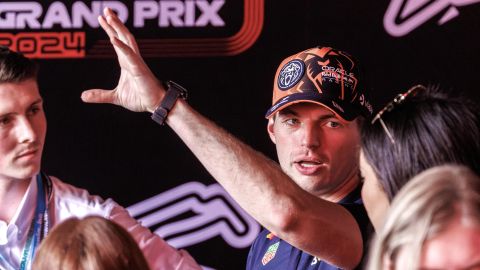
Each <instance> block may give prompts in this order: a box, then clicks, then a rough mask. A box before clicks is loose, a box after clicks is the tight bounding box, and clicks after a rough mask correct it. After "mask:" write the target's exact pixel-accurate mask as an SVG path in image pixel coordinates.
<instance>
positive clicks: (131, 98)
mask: <svg viewBox="0 0 480 270" xmlns="http://www.w3.org/2000/svg"><path fill="white" fill-rule="evenodd" d="M98 21H99V22H100V25H101V26H102V28H103V30H105V32H106V33H107V34H108V36H109V37H110V41H111V43H112V44H113V46H114V48H115V52H116V53H117V57H118V62H119V64H120V68H121V74H120V79H119V81H118V85H117V87H115V89H113V90H105V89H90V90H87V91H84V92H83V93H82V100H83V101H84V102H88V103H111V104H116V105H119V106H122V107H124V108H126V109H129V110H131V111H136V112H141V111H149V112H153V111H154V110H155V108H156V107H157V106H158V104H160V100H161V99H162V97H163V95H164V93H165V90H164V88H163V86H162V84H161V83H160V82H159V81H158V80H157V78H156V77H155V75H153V73H152V72H151V70H150V69H149V68H148V66H147V65H146V64H145V62H144V61H143V59H142V57H141V56H140V53H139V50H138V46H137V43H136V41H135V38H134V37H133V35H132V34H131V33H130V31H128V29H127V28H126V27H125V25H124V24H123V23H122V22H121V21H120V19H119V18H118V17H117V15H116V14H115V13H114V12H113V11H112V10H111V9H109V8H106V9H105V10H104V16H99V17H98Z"/></svg>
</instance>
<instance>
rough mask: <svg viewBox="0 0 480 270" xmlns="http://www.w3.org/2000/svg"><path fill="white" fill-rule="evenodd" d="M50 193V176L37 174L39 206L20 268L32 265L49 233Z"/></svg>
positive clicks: (23, 268) (36, 209)
mask: <svg viewBox="0 0 480 270" xmlns="http://www.w3.org/2000/svg"><path fill="white" fill-rule="evenodd" d="M43 180H45V181H43ZM44 183H45V184H46V187H45V186H44ZM45 188H47V194H48V196H47V194H46V193H45ZM50 195H51V182H50V179H49V178H48V176H46V175H44V174H42V173H39V174H38V175H37V206H36V208H35V214H34V216H33V219H32V223H31V224H30V229H29V231H28V237H27V242H26V243H25V247H24V248H23V254H22V259H21V261H20V270H25V269H26V267H27V266H30V264H31V263H32V261H33V256H34V255H35V250H36V248H37V246H38V244H39V243H40V241H41V240H42V239H43V238H44V237H45V236H46V235H47V233H48V200H49V197H50Z"/></svg>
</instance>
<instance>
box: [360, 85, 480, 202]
mask: <svg viewBox="0 0 480 270" xmlns="http://www.w3.org/2000/svg"><path fill="white" fill-rule="evenodd" d="M479 113H480V111H479V108H478V107H477V106H476V105H475V104H474V103H473V102H472V101H470V100H468V99H466V98H464V97H454V96H452V95H451V94H450V93H447V92H445V91H442V90H440V89H438V88H433V87H427V88H425V87H422V89H420V90H418V91H416V93H415V94H414V95H409V96H407V97H406V98H405V100H403V102H401V103H400V104H396V105H394V106H393V108H392V110H391V111H386V112H384V113H383V114H382V115H381V120H383V123H384V124H385V127H383V126H382V123H381V122H380V121H376V122H374V123H373V124H370V123H365V124H364V125H363V127H362V131H361V135H362V139H361V144H362V150H363V153H364V156H365V158H366V160H367V161H368V163H369V164H370V165H371V166H372V168H373V170H374V171H375V173H376V174H377V178H378V180H379V182H380V183H381V185H382V186H383V188H384V190H385V192H386V193H387V195H388V198H389V199H390V201H391V200H392V199H393V197H394V196H395V194H396V193H397V192H398V191H399V190H400V188H402V186H403V185H404V184H405V183H406V182H408V180H409V179H411V178H412V177H413V176H415V175H417V174H418V173H420V172H422V171H424V170H426V169H428V168H431V167H434V166H437V165H442V164H446V163H450V164H462V165H465V166H467V167H469V168H470V169H472V170H473V171H474V172H475V173H477V174H480V130H479V129H480V115H479ZM385 128H386V129H388V131H389V132H390V134H391V137H392V138H389V136H388V135H387V131H386V130H385ZM392 139H394V142H392Z"/></svg>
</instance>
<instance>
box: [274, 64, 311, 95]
mask: <svg viewBox="0 0 480 270" xmlns="http://www.w3.org/2000/svg"><path fill="white" fill-rule="evenodd" d="M304 72H305V63H304V62H303V61H300V60H296V59H295V60H292V61H290V62H288V63H286V64H285V66H283V68H282V69H281V70H280V73H279V74H278V80H277V84H278V88H280V90H287V89H290V88H291V87H292V86H294V85H295V84H297V83H298V81H300V79H301V78H302V76H303V73H304Z"/></svg>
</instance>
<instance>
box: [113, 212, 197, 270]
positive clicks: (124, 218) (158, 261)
mask: <svg viewBox="0 0 480 270" xmlns="http://www.w3.org/2000/svg"><path fill="white" fill-rule="evenodd" d="M109 218H110V219H111V220H113V221H115V222H116V223H118V224H120V225H121V226H122V227H124V228H125V229H127V231H129V232H130V234H131V235H132V236H133V238H134V239H135V241H136V242H137V243H138V245H139V246H140V249H141V250H142V251H143V254H144V255H145V259H147V262H148V264H149V265H150V269H152V270H157V269H172V270H174V269H175V270H180V269H182V270H190V269H195V270H199V269H202V268H201V267H200V266H199V265H198V264H197V263H196V262H195V260H194V259H193V258H192V257H191V256H190V254H188V252H187V251H185V250H177V249H175V248H173V247H171V246H170V245H168V244H167V242H165V240H163V239H162V238H161V237H160V236H158V235H156V234H154V233H152V232H151V231H150V230H149V229H148V228H145V227H143V226H142V225H140V223H139V222H138V221H136V220H135V219H133V218H132V217H131V216H130V214H129V213H128V212H127V210H125V209H124V208H123V207H120V206H118V205H117V206H114V207H113V209H112V212H111V213H110V217H109Z"/></svg>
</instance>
